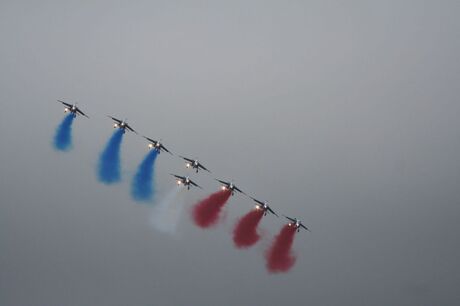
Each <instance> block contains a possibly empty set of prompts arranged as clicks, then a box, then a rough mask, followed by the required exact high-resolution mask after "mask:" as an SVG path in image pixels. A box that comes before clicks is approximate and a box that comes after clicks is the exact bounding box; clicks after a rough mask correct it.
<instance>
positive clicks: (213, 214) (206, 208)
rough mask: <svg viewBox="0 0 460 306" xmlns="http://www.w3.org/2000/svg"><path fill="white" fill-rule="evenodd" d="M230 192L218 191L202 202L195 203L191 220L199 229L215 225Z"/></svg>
mask: <svg viewBox="0 0 460 306" xmlns="http://www.w3.org/2000/svg"><path fill="white" fill-rule="evenodd" d="M231 194H232V192H231V191H230V190H219V191H217V192H215V193H213V194H211V195H210V196H209V197H207V198H206V199H204V200H201V201H200V202H198V203H196V204H195V206H194V207H193V211H192V214H193V220H194V221H195V224H196V225H198V226H199V227H201V228H207V227H210V226H212V225H214V224H216V223H217V221H218V220H219V213H220V210H221V209H222V207H223V206H224V204H225V203H227V201H228V199H229V198H230V195H231Z"/></svg>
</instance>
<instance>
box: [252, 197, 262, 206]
mask: <svg viewBox="0 0 460 306" xmlns="http://www.w3.org/2000/svg"><path fill="white" fill-rule="evenodd" d="M250 198H251V199H252V200H254V202H256V203H259V204H260V205H262V206H263V205H264V202H262V201H259V200H257V199H255V198H253V197H250Z"/></svg>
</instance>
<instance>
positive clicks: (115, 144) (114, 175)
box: [98, 129, 123, 184]
mask: <svg viewBox="0 0 460 306" xmlns="http://www.w3.org/2000/svg"><path fill="white" fill-rule="evenodd" d="M122 140H123V130H122V129H118V130H116V131H115V132H114V133H113V135H112V137H110V139H109V142H108V143H107V145H106V146H105V149H104V151H102V153H101V156H100V157H99V167H98V178H99V181H100V182H102V183H104V184H113V183H117V182H119V181H120V180H121V175H120V146H121V141H122Z"/></svg>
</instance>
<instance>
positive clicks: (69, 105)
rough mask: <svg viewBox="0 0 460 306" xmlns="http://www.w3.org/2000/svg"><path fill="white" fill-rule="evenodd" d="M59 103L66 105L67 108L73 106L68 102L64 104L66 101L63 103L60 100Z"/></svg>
mask: <svg viewBox="0 0 460 306" xmlns="http://www.w3.org/2000/svg"><path fill="white" fill-rule="evenodd" d="M58 102H61V103H62V104H64V105H65V106H67V107H72V104H69V103H67V102H64V101H61V100H58Z"/></svg>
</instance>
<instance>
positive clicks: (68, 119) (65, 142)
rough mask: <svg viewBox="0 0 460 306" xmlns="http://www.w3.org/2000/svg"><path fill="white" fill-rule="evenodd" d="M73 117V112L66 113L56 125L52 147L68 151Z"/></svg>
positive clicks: (70, 142) (70, 143)
mask: <svg viewBox="0 0 460 306" xmlns="http://www.w3.org/2000/svg"><path fill="white" fill-rule="evenodd" d="M74 118H75V115H74V114H72V113H70V114H68V115H67V116H65V117H64V120H62V122H61V124H59V126H58V127H57V129H56V135H55V136H54V148H55V149H56V150H58V151H68V150H69V149H70V148H71V147H72V122H73V119H74Z"/></svg>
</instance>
